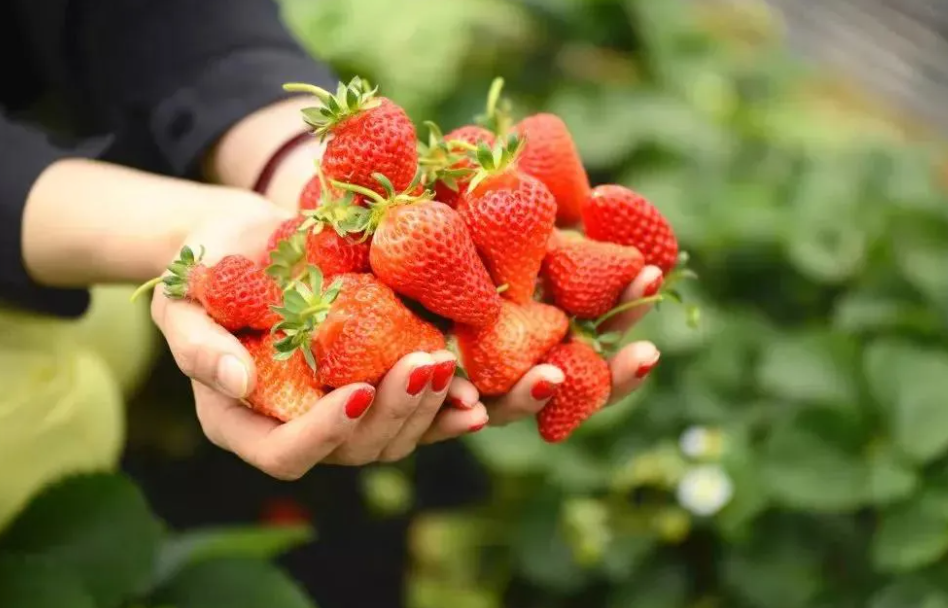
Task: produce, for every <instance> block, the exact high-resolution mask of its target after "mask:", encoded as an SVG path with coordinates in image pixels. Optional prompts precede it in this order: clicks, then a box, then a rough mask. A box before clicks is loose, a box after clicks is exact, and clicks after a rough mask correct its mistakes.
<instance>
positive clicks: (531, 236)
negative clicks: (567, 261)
mask: <svg viewBox="0 0 948 608" xmlns="http://www.w3.org/2000/svg"><path fill="white" fill-rule="evenodd" d="M519 147H520V141H519V140H518V139H516V138H513V137H512V138H511V139H510V141H509V143H508V145H507V147H506V148H504V147H502V146H500V145H498V146H497V147H496V148H495V149H494V151H493V153H492V152H491V150H490V148H488V147H487V145H486V144H481V147H480V148H479V149H478V153H477V157H478V163H479V166H480V168H479V169H478V172H477V174H476V175H475V176H474V177H473V179H472V180H471V183H470V186H469V188H468V189H467V190H465V191H464V192H463V193H462V195H461V199H460V201H459V202H458V212H459V213H460V214H461V217H462V218H464V222H465V224H467V227H468V229H469V230H470V233H471V238H472V239H473V240H474V244H475V245H476V246H477V251H478V253H480V255H481V258H482V259H483V260H484V264H485V265H486V266H487V269H488V270H489V271H490V275H491V278H493V280H494V283H495V284H496V285H507V290H506V292H505V293H504V296H505V297H506V298H508V299H510V300H512V301H514V302H517V303H520V304H524V303H526V302H528V301H530V299H531V298H532V297H533V292H534V288H535V286H536V280H537V275H538V274H539V272H540V264H541V263H542V262H543V256H544V254H545V253H546V247H547V241H548V240H549V238H550V234H552V232H553V225H554V224H555V223H556V201H555V200H554V199H553V195H552V194H550V191H549V190H547V188H546V186H544V185H543V184H542V183H541V182H540V181H539V180H537V179H535V178H533V177H530V176H529V175H526V174H524V173H521V172H520V171H518V170H517V166H516V164H515V162H516V156H517V151H518V149H519Z"/></svg>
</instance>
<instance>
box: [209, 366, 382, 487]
mask: <svg viewBox="0 0 948 608" xmlns="http://www.w3.org/2000/svg"><path fill="white" fill-rule="evenodd" d="M193 384H194V395H195V401H196V403H197V413H198V419H199V420H200V422H201V427H202V428H203V429H204V433H205V434H206V435H207V437H208V438H209V439H210V440H211V441H212V442H213V443H214V444H216V445H218V446H220V447H222V448H224V449H226V450H230V451H231V452H233V453H234V454H236V455H237V456H239V457H240V458H242V459H243V460H244V461H246V462H248V463H249V464H251V465H253V466H254V467H256V468H258V469H260V470H261V471H263V472H265V473H267V474H268V475H271V476H273V477H276V478H277V479H283V480H293V479H299V478H300V477H302V476H303V475H304V474H305V473H306V472H307V471H309V470H310V469H311V468H313V466H315V465H316V464H317V463H319V462H320V461H322V460H323V459H325V458H326V457H327V456H329V455H330V454H331V453H332V452H333V451H334V450H336V449H337V448H338V447H339V446H340V445H341V444H342V443H343V442H345V441H346V440H347V439H348V438H349V437H350V436H351V435H352V433H353V431H354V430H355V429H356V428H357V426H358V423H359V420H360V419H361V418H362V416H363V414H364V413H365V411H366V409H367V408H369V406H371V405H372V401H373V399H374V397H375V389H374V388H373V387H372V386H371V385H368V384H352V385H349V386H346V387H343V388H340V389H337V390H335V391H332V392H331V393H328V394H327V395H326V396H324V397H323V398H321V399H319V400H318V401H316V402H315V403H313V404H312V406H311V407H310V408H309V410H308V411H307V412H306V413H305V414H303V415H302V416H300V417H299V418H296V419H294V420H291V421H289V422H286V423H280V422H278V421H276V420H274V419H272V418H268V417H266V416H262V415H260V414H257V413H256V412H254V411H252V410H251V409H249V408H248V407H246V406H245V405H243V404H241V403H240V402H238V401H236V400H234V399H228V398H226V397H223V396H222V395H220V394H219V393H216V392H215V391H214V390H213V389H211V388H209V387H207V386H204V385H202V384H200V383H198V382H194V383H193Z"/></svg>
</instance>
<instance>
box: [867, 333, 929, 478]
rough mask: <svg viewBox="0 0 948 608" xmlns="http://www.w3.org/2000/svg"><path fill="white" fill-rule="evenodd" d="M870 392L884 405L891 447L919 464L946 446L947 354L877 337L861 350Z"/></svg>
mask: <svg viewBox="0 0 948 608" xmlns="http://www.w3.org/2000/svg"><path fill="white" fill-rule="evenodd" d="M863 368H864V370H865V374H866V381H867V383H868V385H869V389H870V392H871V394H872V396H873V397H874V398H875V399H876V401H877V402H878V403H879V404H880V405H881V406H882V407H883V408H884V411H885V412H886V414H887V417H888V419H889V424H890V429H891V433H892V440H893V442H894V443H895V445H896V446H897V447H898V448H899V449H900V450H902V451H903V452H904V453H905V454H907V455H908V456H909V457H911V458H912V459H913V460H915V461H916V462H920V463H924V462H928V461H930V460H932V459H934V458H937V457H938V456H940V455H941V454H944V453H945V451H946V450H948V402H946V399H948V353H946V352H944V351H941V350H934V349H923V348H920V347H915V346H912V345H911V344H908V343H905V342H894V341H890V340H880V341H876V342H874V343H873V344H871V345H870V346H869V347H868V348H867V349H866V352H865V355H864V364H863Z"/></svg>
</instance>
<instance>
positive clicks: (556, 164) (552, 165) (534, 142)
mask: <svg viewBox="0 0 948 608" xmlns="http://www.w3.org/2000/svg"><path fill="white" fill-rule="evenodd" d="M514 132H515V133H517V134H518V135H520V136H521V137H523V138H525V139H526V143H525V144H524V149H523V152H522V154H521V155H520V159H519V160H518V166H519V167H520V170H521V171H523V172H524V173H526V174H528V175H532V176H533V177H535V178H537V179H538V180H540V181H541V182H543V183H544V184H545V185H546V187H547V188H549V189H550V192H551V193H552V194H553V197H554V198H555V199H556V204H557V222H558V223H559V224H560V225H562V226H568V225H573V224H577V223H579V221H580V217H581V208H582V204H583V201H585V200H586V198H587V197H588V196H589V177H588V176H587V175H586V169H585V168H584V167H583V162H582V159H581V158H580V156H579V152H578V151H577V149H576V144H575V143H574V142H573V137H572V135H570V132H569V129H568V128H567V126H566V123H564V122H563V120H562V119H561V118H559V117H558V116H556V115H554V114H548V113H543V114H535V115H533V116H528V117H527V118H525V119H523V120H522V121H520V122H519V123H518V124H517V125H515V126H514Z"/></svg>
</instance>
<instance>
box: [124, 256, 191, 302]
mask: <svg viewBox="0 0 948 608" xmlns="http://www.w3.org/2000/svg"><path fill="white" fill-rule="evenodd" d="M203 258H204V247H201V250H200V252H199V253H198V254H197V255H195V254H194V250H193V249H191V248H190V247H189V246H187V245H185V246H184V247H182V248H181V252H180V253H179V254H178V259H176V260H175V261H174V262H172V263H171V264H169V265H168V272H169V274H165V275H163V276H160V277H155V278H154V279H151V280H150V281H148V282H147V283H144V284H142V285H141V286H139V287H138V289H136V290H135V292H134V293H133V294H132V295H131V297H130V298H129V301H131V302H134V301H135V300H137V299H138V298H139V297H141V295H142V294H143V293H145V292H146V291H148V290H150V289H153V288H154V287H155V286H157V285H160V284H162V283H163V284H164V286H165V297H168V298H171V299H173V300H183V299H184V298H186V297H188V279H189V278H190V276H191V271H192V270H193V269H194V267H195V266H197V265H199V264H200V263H201V260H202V259H203Z"/></svg>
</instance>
